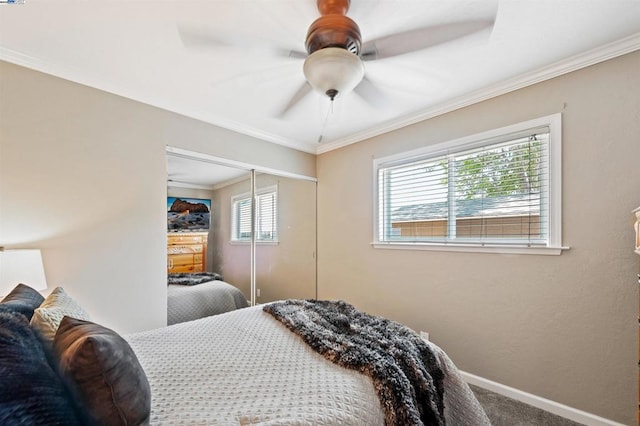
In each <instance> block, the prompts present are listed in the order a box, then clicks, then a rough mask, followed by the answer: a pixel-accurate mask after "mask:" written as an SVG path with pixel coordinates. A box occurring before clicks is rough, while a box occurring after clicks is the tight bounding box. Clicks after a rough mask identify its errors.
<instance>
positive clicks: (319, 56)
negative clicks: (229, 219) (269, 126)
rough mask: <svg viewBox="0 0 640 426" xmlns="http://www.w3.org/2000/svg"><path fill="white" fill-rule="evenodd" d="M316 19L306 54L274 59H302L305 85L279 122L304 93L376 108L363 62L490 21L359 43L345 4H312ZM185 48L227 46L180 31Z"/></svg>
mask: <svg viewBox="0 0 640 426" xmlns="http://www.w3.org/2000/svg"><path fill="white" fill-rule="evenodd" d="M316 3H317V8H318V11H319V13H320V17H319V18H317V19H316V20H315V21H313V22H312V23H311V25H310V26H309V29H308V31H307V36H306V40H305V48H306V52H301V51H296V50H291V51H287V50H285V49H278V50H277V52H278V54H279V55H283V54H284V55H286V56H288V57H289V58H301V59H304V64H303V67H302V69H303V73H304V76H305V79H306V81H305V82H304V83H303V84H302V85H301V86H300V88H299V89H298V90H297V91H296V92H295V94H294V95H293V97H292V98H291V100H290V101H289V102H288V104H287V105H286V107H285V108H284V110H283V111H282V112H281V113H280V116H282V115H284V114H286V113H287V112H288V111H289V110H291V109H292V108H293V107H294V106H295V105H296V104H298V103H299V102H300V101H301V100H302V99H303V98H304V97H305V96H306V95H307V94H308V93H310V92H311V91H312V90H314V89H315V90H316V91H317V92H319V93H320V94H322V95H323V96H326V97H327V98H328V99H329V100H331V101H333V100H334V99H336V98H338V97H340V96H344V95H346V94H348V93H349V92H351V91H355V93H357V94H358V95H359V96H360V97H361V98H363V99H364V100H365V101H366V102H368V103H370V104H373V105H374V106H375V105H376V104H380V103H381V102H380V100H381V99H382V98H383V96H382V95H381V93H380V92H379V89H378V88H377V87H376V85H375V84H373V82H371V81H370V80H369V79H368V78H367V77H366V75H365V67H364V64H363V62H366V61H374V60H381V59H386V58H390V57H394V56H398V55H403V54H406V53H411V52H416V51H420V50H424V49H427V48H430V47H433V46H436V45H439V44H442V43H446V42H449V41H453V40H456V39H459V38H462V37H465V36H468V35H471V34H473V33H477V32H481V31H484V30H487V29H491V28H492V27H493V24H494V21H495V14H493V16H491V17H490V18H486V17H485V18H482V19H476V20H465V21H459V22H448V23H444V24H439V25H430V26H425V27H421V28H417V29H411V30H407V31H403V32H399V33H395V34H391V35H388V36H384V37H380V38H377V39H372V40H367V41H363V39H362V35H361V33H360V28H359V27H358V24H356V22H355V21H354V20H352V19H351V18H349V17H348V16H347V12H348V11H349V6H350V4H351V1H350V0H317V1H316ZM179 31H180V36H181V38H182V40H183V43H184V44H185V45H190V44H191V45H193V44H202V41H208V42H209V43H211V44H218V45H225V44H226V45H231V42H227V41H226V40H220V39H215V38H211V37H209V36H208V35H205V34H198V33H193V32H192V31H188V30H184V29H180V28H179Z"/></svg>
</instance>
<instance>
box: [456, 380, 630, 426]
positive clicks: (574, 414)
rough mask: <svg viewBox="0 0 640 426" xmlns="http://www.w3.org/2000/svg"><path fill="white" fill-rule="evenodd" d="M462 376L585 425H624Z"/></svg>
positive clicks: (501, 393)
mask: <svg viewBox="0 0 640 426" xmlns="http://www.w3.org/2000/svg"><path fill="white" fill-rule="evenodd" d="M461 374H462V377H464V379H465V380H466V381H467V383H469V384H471V385H475V386H478V387H480V388H483V389H487V390H490V391H491V392H495V393H498V394H500V395H504V396H506V397H508V398H511V399H515V400H517V401H520V402H524V403H525V404H528V405H531V406H533V407H536V408H540V409H541V410H544V411H548V412H550V413H553V414H555V415H557V416H560V417H564V418H566V419H569V420H573V421H574V422H577V423H582V424H584V425H587V426H624V425H623V424H622V423H617V422H614V421H613V420H609V419H605V418H604V417H599V416H596V415H594V414H591V413H587V412H586V411H581V410H577V409H575V408H572V407H569V406H568V405H563V404H560V403H558V402H555V401H551V400H549V399H545V398H542V397H539V396H536V395H533V394H530V393H527V392H524V391H521V390H519V389H516V388H512V387H510V386H506V385H503V384H501V383H497V382H494V381H491V380H488V379H485V378H483V377H480V376H476V375H474V374H471V373H466V372H464V371H461Z"/></svg>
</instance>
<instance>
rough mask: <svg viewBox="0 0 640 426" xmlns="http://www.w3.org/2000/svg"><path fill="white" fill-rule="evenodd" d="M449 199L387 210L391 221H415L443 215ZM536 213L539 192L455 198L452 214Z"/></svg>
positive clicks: (463, 215) (511, 214) (471, 216)
mask: <svg viewBox="0 0 640 426" xmlns="http://www.w3.org/2000/svg"><path fill="white" fill-rule="evenodd" d="M448 209H449V203H448V202H447V201H440V202H434V203H423V204H412V205H409V206H402V207H399V208H397V209H395V210H393V211H392V212H391V222H415V221H426V220H440V219H445V218H446V217H447V215H448ZM523 215H532V216H538V215H540V194H526V195H511V196H500V197H493V198H473V199H469V200H457V201H456V217H459V218H460V217H463V218H474V217H495V216H523Z"/></svg>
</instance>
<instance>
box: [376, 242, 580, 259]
mask: <svg viewBox="0 0 640 426" xmlns="http://www.w3.org/2000/svg"><path fill="white" fill-rule="evenodd" d="M371 245H372V246H373V248H377V249H392V250H425V251H449V252H465V253H500V254H535V255H551V256H558V255H561V254H562V252H563V251H564V250H569V249H570V247H545V246H526V245H499V244H491V245H485V246H479V245H475V244H437V243H401V242H389V243H383V242H379V241H378V242H374V243H371Z"/></svg>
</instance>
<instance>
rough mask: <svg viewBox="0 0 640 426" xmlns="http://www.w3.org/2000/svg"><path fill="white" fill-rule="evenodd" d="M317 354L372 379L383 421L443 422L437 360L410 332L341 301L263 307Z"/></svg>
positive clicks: (284, 303)
mask: <svg viewBox="0 0 640 426" xmlns="http://www.w3.org/2000/svg"><path fill="white" fill-rule="evenodd" d="M263 309H264V310H265V311H266V312H268V313H270V314H271V315H273V316H274V317H275V318H276V319H277V320H279V321H280V322H282V323H283V324H284V325H286V326H287V327H288V328H289V329H290V330H292V331H293V332H295V333H297V334H298V335H300V336H301V337H302V339H303V340H304V341H305V342H306V343H307V344H309V345H310V346H311V347H312V348H313V349H314V350H315V351H316V352H318V353H320V354H321V355H323V356H324V357H325V358H327V359H329V360H330V361H332V362H334V363H336V364H338V365H341V366H343V367H346V368H349V369H352V370H357V371H360V372H361V373H363V374H366V375H368V376H370V377H371V379H372V380H373V383H374V387H375V389H376V392H377V393H378V397H379V399H380V402H381V405H382V407H383V410H384V412H385V424H386V425H444V424H445V420H444V403H443V379H444V373H443V371H442V369H441V368H440V364H439V362H438V358H437V357H436V355H435V354H434V353H433V352H432V351H431V349H430V347H429V346H428V345H427V344H426V343H425V342H424V340H422V339H421V338H420V336H418V335H417V334H416V333H415V332H414V331H413V330H411V329H409V328H408V327H405V326H404V325H402V324H400V323H397V322H394V321H391V320H388V319H385V318H381V317H375V316H371V315H368V314H365V313H363V312H360V311H358V310H356V309H355V308H354V307H353V306H352V305H350V304H348V303H346V302H343V301H336V302H332V301H317V300H286V301H283V302H276V303H272V304H269V305H266V306H265V307H264V308H263Z"/></svg>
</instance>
